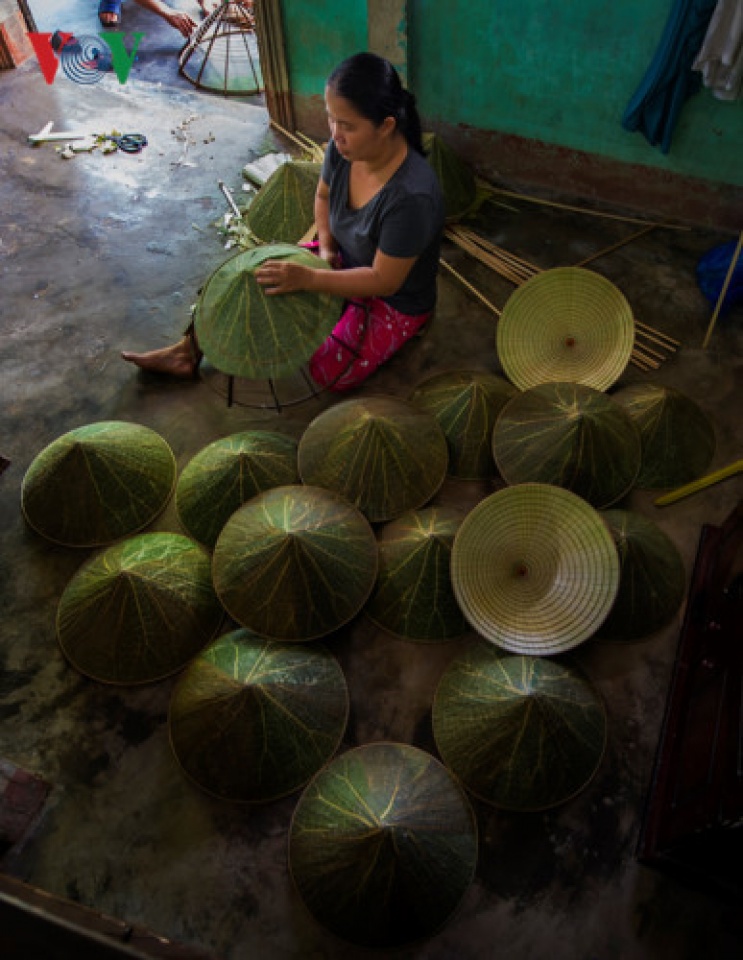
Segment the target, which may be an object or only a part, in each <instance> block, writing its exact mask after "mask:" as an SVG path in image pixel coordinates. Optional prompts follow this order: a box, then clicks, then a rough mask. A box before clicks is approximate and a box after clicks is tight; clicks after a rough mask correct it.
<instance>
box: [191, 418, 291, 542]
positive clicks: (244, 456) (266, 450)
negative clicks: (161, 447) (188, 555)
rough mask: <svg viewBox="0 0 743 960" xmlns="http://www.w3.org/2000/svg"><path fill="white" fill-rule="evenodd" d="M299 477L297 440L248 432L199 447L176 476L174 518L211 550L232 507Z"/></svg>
mask: <svg viewBox="0 0 743 960" xmlns="http://www.w3.org/2000/svg"><path fill="white" fill-rule="evenodd" d="M298 480H299V472H298V470H297V444H296V442H295V441H294V440H293V439H292V438H291V437H287V436H285V435H283V434H281V433H272V432H270V431H267V430H250V431H247V432H245V433H235V434H233V435H232V436H229V437H224V438H223V439H221V440H215V441H214V442H213V443H210V444H209V445H208V446H206V447H204V449H203V450H200V451H199V452H198V453H197V454H196V456H195V457H193V459H192V460H191V461H190V462H189V463H188V464H187V465H186V467H185V468H184V470H183V472H182V473H181V475H180V478H179V479H178V485H177V486H176V491H175V503H176V509H177V511H178V517H179V519H180V521H181V523H182V524H183V526H184V527H185V528H186V530H187V531H188V532H189V533H190V535H191V536H192V537H193V538H194V539H195V540H198V541H199V542H200V543H203V544H204V545H205V546H207V547H209V549H213V547H214V544H215V543H216V542H217V537H218V536H219V534H220V533H221V532H222V528H223V527H224V525H225V523H227V521H228V520H229V518H230V517H231V516H232V514H233V513H234V512H235V510H237V508H238V507H240V506H242V505H243V503H245V502H246V500H250V499H251V497H254V496H255V495H256V494H258V493H261V492H263V491H264V490H269V489H271V488H272V487H282V486H285V485H286V484H291V483H296V482H297V481H298Z"/></svg>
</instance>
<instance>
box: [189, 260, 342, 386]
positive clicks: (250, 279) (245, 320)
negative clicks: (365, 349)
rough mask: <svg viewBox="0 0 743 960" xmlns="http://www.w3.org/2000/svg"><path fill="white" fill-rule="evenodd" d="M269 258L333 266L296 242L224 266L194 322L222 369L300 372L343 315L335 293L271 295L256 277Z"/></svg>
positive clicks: (253, 374) (271, 374)
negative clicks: (258, 270) (257, 271)
mask: <svg viewBox="0 0 743 960" xmlns="http://www.w3.org/2000/svg"><path fill="white" fill-rule="evenodd" d="M266 260H291V261H292V262H294V263H300V264H304V265H305V266H308V267H313V268H314V269H316V270H323V269H328V270H330V269H331V267H330V264H328V263H327V262H326V261H324V260H322V259H321V258H320V257H316V256H315V255H314V254H312V253H310V252H309V251H308V250H305V249H303V248H302V247H296V246H292V245H291V244H269V245H267V246H262V247H256V248H255V249H252V250H244V251H241V252H240V253H237V254H236V255H235V256H233V257H231V258H230V259H229V260H227V261H226V262H225V263H223V264H222V265H221V266H220V267H218V268H217V269H216V270H215V271H214V272H213V273H212V274H211V276H210V277H209V279H208V280H207V281H206V283H205V284H204V288H203V289H202V291H201V294H200V296H199V299H198V302H197V304H196V311H195V314H194V325H195V330H196V336H197V339H198V342H199V347H200V348H201V350H203V352H204V356H205V357H206V358H207V360H208V361H209V362H210V363H211V364H212V365H213V366H214V367H216V369H217V370H220V371H221V372H222V373H226V374H231V375H233V376H237V377H246V378H248V379H253V380H260V379H266V378H280V377H286V376H289V375H291V374H293V373H296V371H297V370H299V369H300V368H301V366H302V365H303V364H304V363H306V362H307V360H309V359H310V357H311V356H312V354H313V353H314V352H315V350H316V349H317V348H318V347H319V346H320V345H321V344H322V343H323V342H324V340H325V339H326V338H327V337H328V336H329V334H330V332H331V331H332V329H333V327H334V326H335V324H336V323H337V321H338V317H339V316H340V314H341V308H342V305H343V301H342V300H341V299H340V298H339V297H331V296H330V295H329V294H325V293H310V292H308V291H300V292H298V293H288V294H284V295H282V296H278V297H277V296H270V295H269V294H267V293H266V292H265V291H264V290H263V288H262V287H261V285H260V284H259V283H258V282H257V281H256V279H255V271H256V270H257V269H258V267H260V265H261V264H262V263H263V262H264V261H266Z"/></svg>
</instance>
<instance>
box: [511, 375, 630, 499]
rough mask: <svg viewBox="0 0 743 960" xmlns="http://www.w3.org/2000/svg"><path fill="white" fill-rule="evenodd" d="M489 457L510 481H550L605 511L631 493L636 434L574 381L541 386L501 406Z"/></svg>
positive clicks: (605, 401) (599, 396)
mask: <svg viewBox="0 0 743 960" xmlns="http://www.w3.org/2000/svg"><path fill="white" fill-rule="evenodd" d="M493 456H494V457H495V462H496V464H497V465H498V469H499V470H500V472H501V474H502V476H503V478H504V479H505V481H506V482H507V483H509V484H515V483H528V482H535V483H549V484H554V485H555V486H559V487H565V489H567V490H572V491H573V493H577V494H578V496H580V497H583V499H584V500H587V501H588V502H589V503H591V504H592V505H593V506H595V507H607V506H609V504H611V503H614V502H615V501H617V500H619V499H620V498H621V497H623V496H624V495H625V494H626V493H628V492H629V490H630V489H631V488H632V485H633V483H634V481H635V478H636V476H637V472H638V470H639V469H640V436H639V433H638V431H637V429H636V427H635V425H634V424H633V423H632V421H631V419H630V418H629V417H628V416H627V414H626V413H625V411H624V410H623V409H622V407H621V406H619V404H617V403H616V402H615V401H614V400H613V399H612V398H611V397H608V396H607V395H606V394H604V393H601V392H600V391H598V390H594V389H593V388H591V387H586V386H583V385H581V384H577V383H544V384H541V385H540V386H537V387H532V388H531V389H530V390H525V391H524V392H523V393H520V394H517V395H516V396H515V397H513V399H511V400H509V401H508V403H507V404H506V405H505V406H504V407H503V409H502V410H501V412H500V415H499V417H498V420H497V422H496V425H495V429H494V431H493Z"/></svg>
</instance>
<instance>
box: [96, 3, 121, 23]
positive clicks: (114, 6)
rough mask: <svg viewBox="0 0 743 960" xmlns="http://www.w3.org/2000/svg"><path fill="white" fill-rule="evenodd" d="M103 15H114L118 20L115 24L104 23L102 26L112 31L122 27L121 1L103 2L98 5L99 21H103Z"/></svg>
mask: <svg viewBox="0 0 743 960" xmlns="http://www.w3.org/2000/svg"><path fill="white" fill-rule="evenodd" d="M102 13H113V14H114V15H115V17H116V20H115V21H114V22H113V23H103V21H102V20H101V25H102V26H104V27H106V28H108V29H110V28H111V27H120V26H121V0H101V2H100V3H99V4H98V19H99V20H100V19H101V14H102Z"/></svg>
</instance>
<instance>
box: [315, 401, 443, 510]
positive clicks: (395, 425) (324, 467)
mask: <svg viewBox="0 0 743 960" xmlns="http://www.w3.org/2000/svg"><path fill="white" fill-rule="evenodd" d="M448 459H449V452H448V449H447V446H446V438H445V437H444V433H443V431H442V429H441V427H440V426H439V425H438V423H437V422H436V420H435V419H434V418H433V417H432V416H431V414H429V413H426V412H425V411H423V410H419V409H417V407H414V406H413V405H412V404H411V403H408V402H407V401H405V400H399V399H397V398H396V397H366V398H363V399H362V398H359V399H355V400H345V401H343V402H342V403H338V404H336V405H335V406H332V407H329V408H328V409H327V410H325V411H324V412H323V413H321V414H320V415H319V416H317V417H315V419H314V420H313V421H312V423H310V425H309V426H308V427H307V429H306V430H305V432H304V434H303V435H302V437H301V439H300V441H299V474H300V476H301V477H302V480H303V481H304V482H305V483H310V484H315V485H316V486H319V487H326V488H327V489H328V490H335V491H336V493H339V494H340V495H341V496H343V497H345V498H346V499H347V500H349V501H350V502H351V503H353V504H355V505H356V506H357V507H358V508H359V510H361V511H362V513H364V514H365V516H366V517H367V518H368V519H369V520H370V521H371V522H372V523H377V522H383V521H385V520H394V519H395V518H396V517H399V516H402V514H403V513H406V512H407V511H408V510H416V509H418V507H422V506H423V505H424V504H425V503H427V502H428V501H429V500H430V499H431V497H433V495H434V494H435V493H436V491H437V490H438V489H439V487H440V486H441V484H442V483H443V482H444V478H445V476H446V470H447V465H448Z"/></svg>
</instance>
